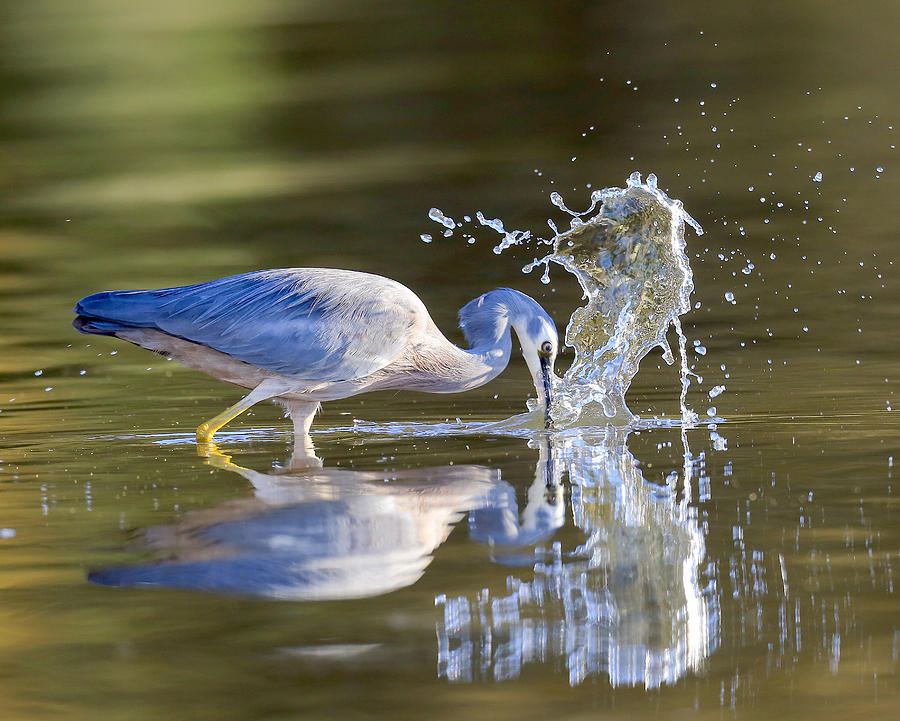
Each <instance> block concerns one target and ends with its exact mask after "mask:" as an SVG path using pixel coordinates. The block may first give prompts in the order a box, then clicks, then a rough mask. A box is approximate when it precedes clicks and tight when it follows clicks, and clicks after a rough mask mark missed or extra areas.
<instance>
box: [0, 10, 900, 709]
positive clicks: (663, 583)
mask: <svg viewBox="0 0 900 721" xmlns="http://www.w3.org/2000/svg"><path fill="white" fill-rule="evenodd" d="M3 9H4V12H3V16H4V22H3V23H2V24H0V38H2V42H0V70H2V74H3V75H2V76H3V83H2V84H0V98H2V103H0V157H2V159H3V160H2V166H0V172H2V174H3V180H4V182H3V186H4V189H3V191H2V195H0V250H2V259H0V277H2V281H3V282H2V284H0V328H2V333H0V718H9V719H23V718H28V719H82V718H84V719H95V718H110V719H117V718H128V719H175V718H185V719H200V720H203V719H210V720H213V719H215V720H217V721H218V720H222V719H306V718H309V719H360V718H377V719H380V718H385V719H387V718H391V719H394V718H410V719H418V718H429V719H430V718H435V719H457V718H465V719H473V718H491V719H506V718H509V719H513V718H515V719H519V718H553V719H573V720H574V719H584V718H590V717H595V716H603V717H605V718H647V717H653V718H660V719H679V718H685V717H691V718H702V719H706V718H709V719H713V718H714V719H721V718H735V719H757V718H759V719H770V718H783V717H788V716H789V717H791V718H796V719H810V720H812V719H816V720H821V719H829V720H832V719H851V718H893V717H896V716H897V715H898V714H900V684H898V673H900V601H898V597H897V592H896V590H895V575H896V574H897V572H898V570H900V569H898V568H897V566H898V563H900V524H898V510H900V509H898V501H897V498H898V496H897V492H896V490H895V483H896V474H897V468H896V465H897V463H898V462H900V442H898V440H900V422H898V418H900V416H898V415H897V413H896V412H894V411H893V408H894V407H896V406H897V405H898V398H897V388H898V364H897V360H896V352H897V340H898V327H900V290H898V282H897V275H898V273H897V271H898V262H900V259H898V258H897V250H896V249H897V233H896V221H895V217H894V216H895V212H894V211H895V208H896V205H897V203H896V198H897V196H898V192H900V166H898V164H897V161H896V159H897V157H898V156H897V151H896V148H895V146H896V144H897V139H898V134H900V130H896V128H897V124H898V123H900V98H898V95H897V92H896V89H897V88H898V87H900V51H898V48H897V44H896V42H895V40H894V38H893V35H894V32H895V28H896V27H897V26H898V22H900V8H898V6H897V5H896V4H895V3H889V2H872V3H866V4H863V5H860V4H857V5H854V6H832V5H828V6H822V5H821V4H820V3H815V2H811V0H802V1H801V2H796V3H791V4H790V5H788V6H785V7H781V8H779V9H777V10H775V9H766V8H762V7H757V6H753V7H751V6H746V7H744V6H740V5H738V4H736V3H725V4H721V5H719V6H716V7H709V6H708V5H707V4H704V3H699V2H693V1H689V2H683V3H679V4H678V5H677V6H673V5H671V4H667V3H657V2H651V3H646V4H644V5H643V6H642V7H641V8H640V10H639V11H638V12H636V11H635V7H634V6H630V5H627V4H622V5H608V4H597V3H577V2H558V3H552V4H548V3H539V2H521V3H516V4H514V5H513V4H508V3H501V2H493V1H490V2H481V3H475V4H468V3H462V4H460V3H454V4H450V5H448V4H443V3H432V2H424V3H423V2H415V3H413V2H397V3H390V4H367V3H361V4H360V3H348V2H342V1H340V2H333V3H330V4H327V5H325V4H319V3H311V2H295V3H287V2H275V1H274V0H267V1H265V2H258V3H243V2H233V1H231V0H227V1H225V2H217V3H207V2H200V1H198V0H194V1H188V2H184V1H182V2H170V1H169V0H163V1H162V2H158V3H154V4H153V5H152V7H151V6H147V7H140V6H137V5H135V4H132V3H124V2H115V1H114V0H88V1H87V2H81V3H77V4H72V3H61V2H58V0H44V1H42V2H30V3H4V8H3ZM635 170H638V171H641V172H643V173H644V174H645V176H646V174H647V173H650V172H653V173H655V174H656V175H657V176H658V177H659V185H660V187H661V188H664V189H665V190H666V191H667V192H668V193H669V195H670V196H672V197H674V198H680V199H681V200H682V201H683V202H684V204H685V208H686V209H687V210H688V211H689V212H690V213H691V215H692V216H693V217H694V218H696V219H697V220H698V221H699V222H700V224H701V225H702V226H703V228H704V230H705V234H704V235H703V236H696V235H695V234H693V233H692V232H691V231H690V230H689V231H688V232H687V234H686V240H687V255H688V257H689V260H690V263H691V266H692V268H693V273H694V277H693V281H694V286H695V290H694V293H693V295H692V297H691V303H692V309H691V310H690V311H689V312H688V313H687V314H685V315H684V316H683V317H682V325H683V328H684V332H685V334H686V336H687V339H688V360H689V362H690V365H691V367H692V369H693V372H694V373H696V374H697V375H699V376H701V377H702V383H700V382H698V379H696V378H695V379H694V380H693V382H692V383H691V386H690V388H689V390H688V394H687V402H688V404H689V405H690V407H691V408H692V409H693V410H694V411H695V412H696V413H697V414H698V415H699V421H698V422H697V423H695V424H693V425H692V426H689V427H684V428H682V427H681V426H680V425H679V424H678V423H677V421H678V420H679V419H680V418H681V410H680V406H679V393H680V390H681V386H680V379H679V374H678V369H677V365H676V366H675V367H673V366H669V365H667V364H666V363H665V362H664V360H663V359H662V357H661V354H660V353H659V352H658V351H653V352H651V353H650V354H649V355H648V356H647V357H646V358H644V360H643V362H642V364H641V368H640V371H639V372H638V374H637V375H636V376H635V379H634V382H633V383H632V385H631V388H630V390H629V392H628V396H627V401H628V406H629V408H630V409H631V411H633V412H634V413H636V414H638V415H640V416H641V417H642V418H644V419H648V418H654V417H655V418H657V419H659V422H656V423H649V422H648V423H647V424H645V425H637V426H634V427H622V426H616V427H594V428H591V429H588V430H581V431H572V430H569V431H560V432H557V433H555V434H551V436H550V438H549V439H547V438H545V437H542V436H541V434H531V435H529V434H527V433H523V434H519V435H502V434H498V433H491V432H488V431H486V430H484V428H483V425H482V424H487V423H491V422H495V421H500V420H503V419H505V418H508V417H510V416H513V415H514V414H517V413H520V412H521V411H523V410H524V408H525V399H526V398H527V397H528V396H529V394H533V387H532V385H531V381H530V379H529V378H528V375H527V371H526V369H525V365H524V363H523V362H522V361H521V359H520V358H518V357H514V360H513V362H512V363H511V364H510V368H509V369H508V370H507V371H506V372H505V373H504V374H503V375H502V376H501V377H500V378H498V379H497V380H496V381H494V382H493V383H491V384H489V385H487V386H485V387H483V388H481V389H478V390H476V391H472V392H469V393H465V394H461V395H455V396H439V395H421V394H413V393H381V394H372V395H366V396H362V397H358V398H350V399H347V400H344V401H335V402H332V403H329V404H326V406H325V408H324V410H323V412H322V413H321V414H320V416H318V417H317V419H316V421H315V423H314V425H313V434H312V437H313V441H314V443H315V447H316V453H317V455H318V456H319V457H320V458H321V459H322V462H323V466H322V468H320V469H305V470H304V469H299V468H292V467H291V465H290V461H289V459H290V457H291V453H292V439H291V433H290V425H289V422H287V421H285V420H284V419H283V418H281V413H280V412H279V409H278V408H277V407H275V406H273V405H268V404H260V405H259V406H257V407H254V408H253V409H252V411H251V412H249V413H247V414H245V415H244V416H242V417H241V418H240V419H238V420H236V421H234V422H232V423H231V424H229V426H227V427H226V428H225V429H223V430H222V431H220V432H219V434H217V436H216V440H217V447H216V449H215V450H213V451H210V450H209V449H207V451H206V452H205V454H198V448H197V446H196V444H195V442H194V440H193V438H194V431H195V429H196V427H197V425H198V424H199V423H200V422H202V421H203V420H205V419H207V418H209V417H211V416H213V415H215V414H216V413H218V412H219V411H221V410H222V409H223V408H224V407H226V406H227V405H229V404H231V403H233V402H234V401H235V400H237V398H238V397H239V395H240V391H239V390H238V389H236V388H232V387H230V386H227V385H225V384H221V383H218V382H216V381H214V380H212V379H210V378H208V377H206V376H204V375H202V374H200V373H197V372H194V371H189V370H185V369H183V368H181V367H179V366H177V364H175V363H174V362H167V361H166V360H165V359H162V358H160V357H158V356H155V355H152V354H149V353H147V352H146V351H142V350H140V349H138V348H134V347H132V346H128V345H127V344H125V343H122V342H118V341H115V340H113V339H108V338H94V337H86V336H79V335H78V334H76V333H75V331H74V330H73V329H72V328H71V326H70V321H71V318H72V315H71V307H72V305H73V303H74V301H75V300H77V299H78V298H80V297H82V296H84V295H86V294H88V293H91V292H94V291H98V290H103V289H113V288H149V287H163V286H169V285H178V284H184V283H191V282H197V281H201V280H208V279H212V278H215V277H219V276H222V275H227V274H231V273H239V272H244V271H248V270H253V269H257V268H267V267H283V266H335V267H343V268H353V269H359V270H366V271H370V272H375V273H381V274H384V275H388V276H390V277H393V278H396V279H397V280H400V281H401V282H403V283H405V284H406V285H408V286H409V287H410V288H412V289H413V290H415V291H416V292H417V293H418V294H419V295H420V297H422V299H423V300H424V301H425V303H426V304H427V305H428V307H429V308H430V309H431V312H432V315H433V317H434V319H435V321H436V323H437V324H438V325H439V326H440V327H441V328H442V329H443V330H444V331H445V332H446V333H447V335H448V337H450V338H451V339H453V340H455V341H457V342H461V340H462V337H461V334H460V333H459V331H458V330H454V326H455V323H456V317H455V314H456V310H457V309H458V308H459V307H460V306H462V305H463V304H464V303H465V302H467V301H468V300H470V299H471V298H473V297H475V296H477V295H478V294H480V293H482V292H484V291H486V290H488V289H491V288H494V287H498V286H511V287H515V288H518V289H520V290H522V291H524V292H526V293H529V294H530V295H532V296H534V297H535V298H536V299H538V300H539V301H540V302H541V303H542V304H543V305H544V306H545V307H546V308H547V309H548V311H549V312H550V313H551V315H553V317H554V318H555V319H556V322H557V325H558V327H559V329H560V331H561V332H562V330H563V329H564V328H565V325H566V323H567V321H568V319H569V316H570V315H571V313H572V312H573V311H574V310H575V309H576V308H577V307H579V306H580V305H582V301H581V291H580V288H579V287H578V286H577V284H576V283H575V281H574V280H573V279H572V277H571V276H569V275H568V274H567V273H566V272H565V271H564V270H563V269H562V268H559V267H556V266H551V273H550V283H549V284H544V283H542V282H541V279H540V276H541V273H542V272H543V269H542V268H541V269H538V270H536V271H534V272H533V273H530V274H523V273H521V272H520V271H521V268H522V267H523V266H524V265H526V264H527V263H529V262H530V261H532V260H533V259H534V258H535V257H537V256H540V255H543V254H544V252H546V248H539V247H535V246H533V245H532V246H528V245H522V246H515V247H512V248H509V249H508V250H506V251H505V252H504V253H502V254H500V255H497V254H495V253H494V252H493V251H492V248H493V246H494V245H496V243H497V241H498V236H497V235H496V233H494V232H493V231H492V230H490V229H489V228H486V227H482V226H480V225H478V223H477V221H475V222H473V223H471V224H464V226H463V227H462V228H459V229H456V230H455V231H454V234H453V236H452V237H443V235H442V231H443V230H444V227H443V226H441V225H439V224H436V223H435V222H434V221H433V220H431V219H429V216H428V211H429V209H431V208H439V209H440V210H441V211H442V213H443V214H445V215H446V216H449V217H452V218H454V219H457V220H461V219H462V218H463V217H464V216H467V215H468V216H469V217H471V218H473V219H474V218H476V213H477V212H478V211H481V212H482V213H483V214H484V216H485V217H486V218H488V219H494V218H500V219H502V220H503V222H504V223H505V224H506V227H507V228H518V229H529V230H531V231H532V232H533V233H534V234H536V235H543V236H544V237H547V236H548V235H550V234H551V233H550V231H549V229H548V226H547V220H548V219H552V220H553V221H554V222H555V223H556V224H557V225H558V226H559V227H560V228H564V227H567V223H568V218H567V216H566V214H565V213H563V212H561V211H560V210H559V209H558V208H556V207H554V206H553V205H552V204H551V202H550V201H549V195H550V193H551V192H554V191H557V192H560V193H561V194H562V195H563V196H564V197H565V202H566V204H567V205H569V206H570V207H575V208H579V209H582V208H585V207H587V205H588V202H589V201H588V199H589V196H590V193H591V190H593V189H597V188H600V187H604V186H613V185H618V186H622V185H624V183H625V179H626V178H627V177H628V176H629V175H630V174H631V173H632V172H633V171H635ZM421 234H428V235H431V236H432V242H431V243H427V244H426V243H423V242H422V240H421V239H420V235H421ZM467 235H471V236H472V238H473V239H474V243H469V242H468V240H469V238H468V237H466V236H467ZM669 340H670V344H671V345H672V346H673V348H675V347H677V340H676V338H675V336H674V334H670V336H669ZM573 357H574V356H573V354H572V353H571V352H567V353H564V354H563V355H561V357H560V358H559V359H558V361H557V370H558V371H560V372H561V371H564V370H565V368H566V367H567V366H568V365H569V364H570V363H571V361H572V359H573ZM721 386H724V389H721V388H720V387H721ZM135 583H137V584H139V585H137V586H133V585H131V584H135ZM123 584H124V585H123ZM153 584H155V585H153ZM198 589H200V590H198Z"/></svg>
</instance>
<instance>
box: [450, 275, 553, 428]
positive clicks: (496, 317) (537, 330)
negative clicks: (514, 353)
mask: <svg viewBox="0 0 900 721" xmlns="http://www.w3.org/2000/svg"><path fill="white" fill-rule="evenodd" d="M459 324H460V327H461V328H462V329H463V333H464V334H465V336H466V340H468V341H469V345H470V347H472V348H481V347H485V346H494V345H497V344H501V343H502V342H503V341H502V339H503V337H504V335H505V334H507V333H508V332H509V328H510V327H511V328H512V329H513V330H514V331H515V332H516V335H517V336H518V337H519V343H520V344H521V346H522V355H523V356H525V363H527V364H528V370H529V371H530V373H531V378H532V380H533V381H534V388H535V391H536V392H537V397H538V402H539V403H540V404H541V406H542V407H543V409H544V415H545V419H546V422H547V425H548V426H549V424H550V404H551V401H552V391H553V362H554V361H555V360H556V351H557V348H558V347H559V339H558V337H557V335H556V324H554V322H553V319H552V318H551V317H550V316H549V315H548V314H547V311H545V310H544V309H543V308H541V306H540V304H539V303H538V302H537V301H536V300H534V298H531V297H529V296H527V295H525V294H524V293H520V292H519V291H517V290H512V289H511V288H498V289H497V290H492V291H490V292H488V293H485V294H484V295H482V296H479V297H478V298H476V299H475V300H473V301H471V302H469V303H467V304H466V305H465V306H463V308H461V309H460V311H459ZM507 342H508V341H507ZM504 364H505V363H504Z"/></svg>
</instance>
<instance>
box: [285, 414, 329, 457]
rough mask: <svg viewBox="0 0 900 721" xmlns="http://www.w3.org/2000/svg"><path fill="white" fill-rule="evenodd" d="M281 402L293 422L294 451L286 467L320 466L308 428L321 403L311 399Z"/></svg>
mask: <svg viewBox="0 0 900 721" xmlns="http://www.w3.org/2000/svg"><path fill="white" fill-rule="evenodd" d="M281 404H282V405H283V406H284V410H285V411H286V412H287V414H288V415H289V416H290V417H291V420H292V421H293V423H294V451H293V453H292V454H291V460H290V461H289V462H288V468H291V469H295V470H296V469H301V468H321V467H322V459H321V458H319V457H318V456H316V448H315V446H314V445H313V442H312V438H310V437H309V428H310V426H311V425H312V421H313V417H314V416H315V415H316V411H318V410H319V408H320V407H321V404H319V403H317V402H311V401H281Z"/></svg>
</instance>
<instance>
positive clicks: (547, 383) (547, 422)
mask: <svg viewBox="0 0 900 721" xmlns="http://www.w3.org/2000/svg"><path fill="white" fill-rule="evenodd" d="M540 361H541V371H540V373H541V384H542V386H543V390H544V428H550V427H551V426H552V425H553V419H552V418H551V417H550V404H551V402H552V401H553V398H552V397H551V391H552V383H551V378H550V376H551V374H552V373H553V368H552V367H551V365H550V358H549V357H548V356H545V355H541V356H540Z"/></svg>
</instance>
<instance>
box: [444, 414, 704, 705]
mask: <svg viewBox="0 0 900 721" xmlns="http://www.w3.org/2000/svg"><path fill="white" fill-rule="evenodd" d="M628 435H629V431H627V430H625V429H617V428H613V427H609V428H607V429H605V430H603V431H600V432H599V433H598V434H597V435H596V436H591V437H590V438H588V437H586V436H584V435H578V436H572V437H569V438H568V439H561V440H559V441H558V442H555V443H554V447H553V449H552V455H553V459H552V460H550V461H548V462H547V463H546V467H547V468H548V469H549V470H550V471H551V472H552V474H553V477H552V479H551V482H550V484H549V485H548V487H549V488H558V487H559V485H560V476H561V473H562V471H563V469H565V471H566V472H567V473H568V477H569V481H570V484H571V489H572V490H571V493H572V496H571V509H572V516H573V520H574V524H575V526H576V527H577V528H578V529H579V530H580V531H581V533H582V537H583V538H584V540H583V541H582V542H580V543H577V544H576V545H575V546H574V547H573V548H571V550H567V549H564V548H563V544H562V543H561V542H560V541H556V542H554V543H553V544H552V546H551V547H550V548H549V549H541V548H537V549H535V550H534V551H533V556H532V558H531V563H533V564H534V573H533V576H532V577H530V578H525V577H523V576H522V574H519V573H513V574H510V575H509V576H508V577H507V579H506V589H505V591H504V592H502V593H492V592H490V591H489V590H488V589H483V590H482V591H480V592H479V593H477V594H475V595H474V596H467V595H464V596H458V597H455V598H447V597H445V596H439V597H438V598H437V599H436V603H437V604H438V605H440V606H443V612H444V613H443V619H442V620H441V621H440V622H439V624H438V627H437V637H438V673H439V675H440V676H441V677H444V678H447V679H448V680H451V681H456V682H468V681H474V680H491V679H492V680H498V681H500V680H507V679H512V678H516V677H518V676H519V675H520V673H521V671H522V667H523V665H525V664H527V663H551V664H556V663H558V662H562V664H564V666H565V668H566V669H567V671H568V675H569V683H570V684H571V685H573V686H574V685H577V684H580V683H581V682H582V681H584V680H585V679H586V678H587V677H589V676H592V675H598V674H606V675H608V676H609V679H610V682H611V684H612V685H614V686H618V685H639V684H643V685H644V686H645V687H647V688H655V687H657V686H660V685H661V684H667V683H672V682H674V681H676V680H677V679H679V678H680V677H682V676H683V675H684V674H685V673H687V672H690V671H696V670H698V669H699V668H700V667H701V665H702V664H703V662H704V660H705V659H706V658H707V657H708V656H709V654H710V653H712V652H713V651H714V650H715V648H716V647H717V646H718V643H719V632H720V621H719V598H718V593H717V588H716V584H715V580H714V578H713V575H712V568H704V566H705V564H706V560H705V556H706V543H705V529H704V526H703V524H701V523H700V522H699V520H698V518H697V510H696V506H695V505H692V504H691V503H690V502H689V501H690V493H689V488H690V483H691V474H692V465H693V464H692V461H691V459H690V455H689V453H687V452H686V453H685V459H686V460H685V466H684V474H683V477H682V479H681V480H682V482H683V485H682V486H681V487H680V488H679V487H676V485H675V484H674V483H669V484H668V485H664V486H658V485H655V484H652V483H649V482H647V481H646V480H645V479H644V477H643V475H642V473H641V470H640V467H639V465H638V463H637V461H636V460H635V458H634V456H633V455H632V454H631V453H630V452H629V450H628V447H627V439H628ZM547 452H548V451H547V450H546V449H545V451H544V453H547ZM539 465H540V464H539ZM476 526H477V523H476ZM501 560H502V557H501ZM529 575H530V574H529Z"/></svg>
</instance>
